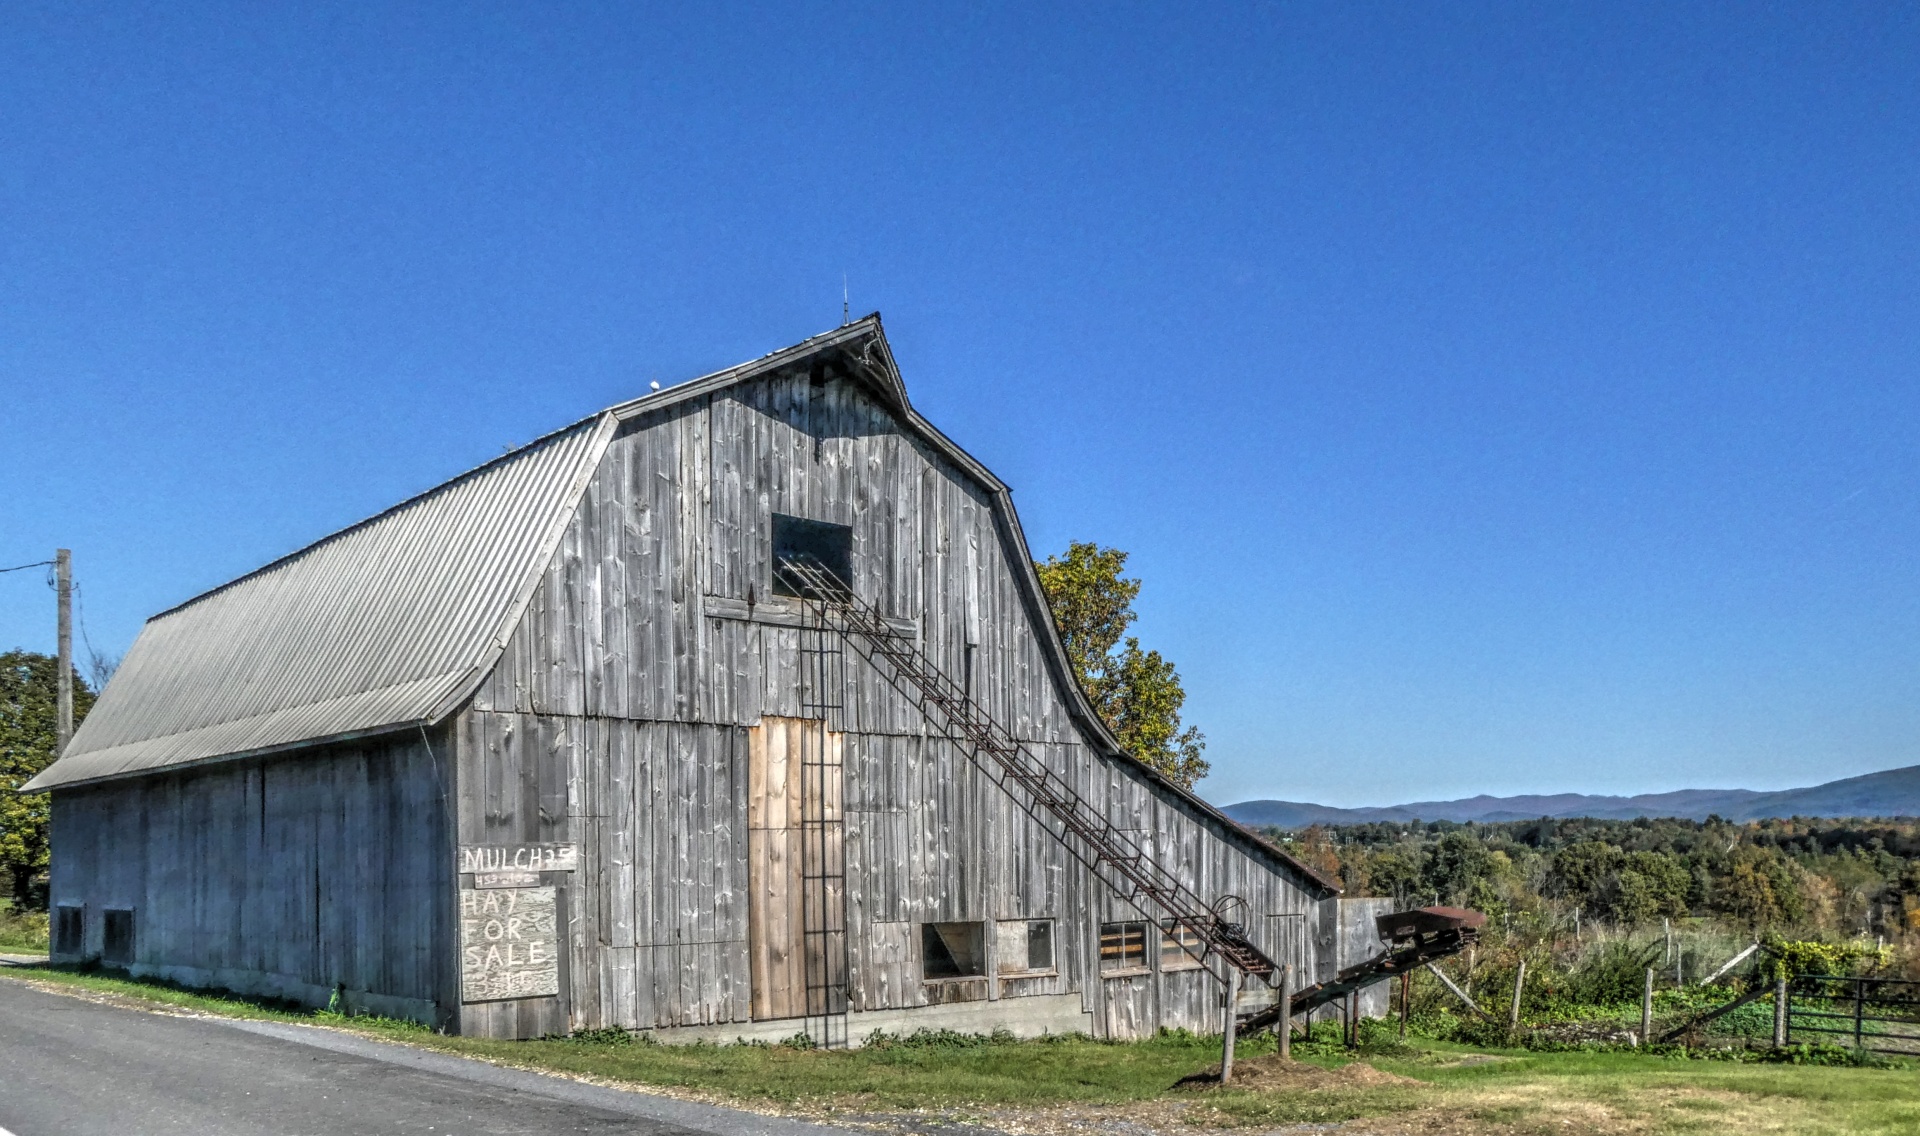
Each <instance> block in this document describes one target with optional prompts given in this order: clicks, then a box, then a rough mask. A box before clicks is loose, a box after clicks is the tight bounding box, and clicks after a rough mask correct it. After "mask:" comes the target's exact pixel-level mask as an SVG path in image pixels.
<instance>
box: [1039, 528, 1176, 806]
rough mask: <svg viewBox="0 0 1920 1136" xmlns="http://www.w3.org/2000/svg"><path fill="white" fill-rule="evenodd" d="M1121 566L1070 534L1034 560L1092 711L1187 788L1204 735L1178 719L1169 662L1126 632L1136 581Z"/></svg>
mask: <svg viewBox="0 0 1920 1136" xmlns="http://www.w3.org/2000/svg"><path fill="white" fill-rule="evenodd" d="M1126 566H1127V554H1126V553H1124V552H1121V551H1120V550H1119V549H1117V548H1101V547H1100V546H1099V545H1097V544H1094V543H1093V542H1091V541H1075V542H1074V543H1072V544H1070V545H1068V546H1067V551H1066V554H1065V555H1062V556H1049V557H1047V559H1046V560H1045V561H1043V562H1040V563H1036V564H1035V565H1034V568H1035V569H1036V570H1037V571H1038V572H1039V574H1040V586H1041V588H1042V589H1044V590H1045V591H1046V593H1047V603H1048V605H1049V606H1050V607H1052V609H1053V622H1054V625H1055V626H1056V627H1058V628H1059V629H1060V639H1061V642H1062V643H1064V644H1065V645H1066V648H1067V659H1068V661H1069V662H1070V663H1071V664H1072V666H1073V676H1074V678H1076V679H1078V680H1079V681H1080V689H1082V690H1084V691H1086V693H1087V699H1088V700H1089V701H1090V702H1092V703H1093V709H1094V712H1095V713H1096V714H1098V715H1100V720H1101V721H1103V722H1105V723H1106V724H1107V728H1108V729H1110V730H1112V731H1113V734H1114V736H1115V737H1116V738H1118V739H1120V744H1121V745H1122V746H1124V747H1126V750H1127V752H1128V753H1131V754H1132V755H1133V756H1135V757H1137V758H1139V759H1140V760H1141V761H1142V762H1144V763H1146V764H1147V765H1151V766H1152V767H1153V768H1155V769H1157V770H1159V771H1160V772H1161V773H1163V774H1165V775H1166V776H1167V778H1168V779H1169V780H1171V781H1173V782H1174V783H1175V784H1178V785H1180V786H1182V787H1184V788H1188V789H1191V788H1193V785H1194V782H1196V781H1198V780H1200V779H1201V778H1202V777H1205V776H1206V775H1207V768H1208V766H1207V762H1206V760H1205V759H1204V758H1202V757H1201V756H1200V755H1201V752H1202V751H1203V750H1205V749H1206V744H1207V743H1206V739H1205V737H1203V736H1202V735H1201V733H1200V731H1199V730H1197V729H1194V728H1193V727H1191V726H1183V723H1182V722H1181V720H1180V711H1181V708H1182V707H1184V706H1185V705H1186V701H1187V692H1186V688H1185V687H1183V686H1182V685H1181V684H1180V675H1179V672H1178V671H1176V670H1175V669H1174V666H1173V663H1172V662H1171V661H1170V660H1168V659H1167V658H1165V657H1164V656H1162V655H1161V654H1160V652H1158V651H1148V650H1145V649H1143V648H1142V647H1141V646H1140V640H1139V639H1137V638H1135V637H1133V636H1130V635H1128V634H1127V629H1128V628H1129V627H1131V626H1133V621H1134V620H1135V619H1136V618H1137V616H1136V615H1135V614H1134V610H1133V601H1134V599H1135V597H1137V596H1139V594H1140V581H1139V580H1131V579H1128V578H1127V577H1125V576H1123V575H1121V573H1122V572H1124V571H1125V570H1126Z"/></svg>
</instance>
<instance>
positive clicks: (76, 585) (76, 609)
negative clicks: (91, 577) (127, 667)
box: [73, 580, 106, 694]
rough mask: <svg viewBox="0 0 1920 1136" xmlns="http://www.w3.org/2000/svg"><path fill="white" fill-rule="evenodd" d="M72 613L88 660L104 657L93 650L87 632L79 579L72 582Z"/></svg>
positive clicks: (85, 609) (85, 608)
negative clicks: (78, 623) (77, 624)
mask: <svg viewBox="0 0 1920 1136" xmlns="http://www.w3.org/2000/svg"><path fill="white" fill-rule="evenodd" d="M73 613H74V615H75V616H77V617H78V618H79V620H80V641H81V642H82V643H85V644H86V645H87V658H88V660H89V661H91V660H93V659H102V658H105V657H106V656H104V655H102V654H101V653H100V652H99V651H96V650H94V647H93V636H91V635H89V634H87V601H86V598H85V597H84V595H83V594H82V593H81V591H80V581H78V580H75V581H74V582H73ZM94 693H95V694H98V693H99V691H95V692H94Z"/></svg>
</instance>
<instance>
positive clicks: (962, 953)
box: [920, 923, 987, 979]
mask: <svg viewBox="0 0 1920 1136" xmlns="http://www.w3.org/2000/svg"><path fill="white" fill-rule="evenodd" d="M985 973H987V951H986V924H984V923H922V924H920V976H921V977H922V978H929V979H931V978H973V977H976V976H978V975H983V974H985Z"/></svg>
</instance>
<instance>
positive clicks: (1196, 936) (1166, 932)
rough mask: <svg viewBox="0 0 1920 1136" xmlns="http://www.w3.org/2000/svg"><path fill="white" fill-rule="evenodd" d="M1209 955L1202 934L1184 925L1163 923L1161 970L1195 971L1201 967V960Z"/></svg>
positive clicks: (1161, 927)
mask: <svg viewBox="0 0 1920 1136" xmlns="http://www.w3.org/2000/svg"><path fill="white" fill-rule="evenodd" d="M1206 953H1207V944H1206V940H1204V939H1202V938H1201V937H1200V932H1198V931H1196V930H1194V929H1193V928H1192V927H1189V926H1187V925H1185V924H1184V923H1172V922H1168V923H1162V924H1161V925H1160V969H1161V970H1162V971H1168V970H1194V969H1196V968H1198V967H1199V966H1200V959H1201V958H1202V957H1203V956H1205V955H1206Z"/></svg>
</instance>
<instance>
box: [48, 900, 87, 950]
mask: <svg viewBox="0 0 1920 1136" xmlns="http://www.w3.org/2000/svg"><path fill="white" fill-rule="evenodd" d="M86 918H87V916H86V909H85V908H83V907H56V908H54V909H53V953H54V954H56V955H77V954H79V953H80V952H81V951H83V950H85V949H86V945H87V923H86Z"/></svg>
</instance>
